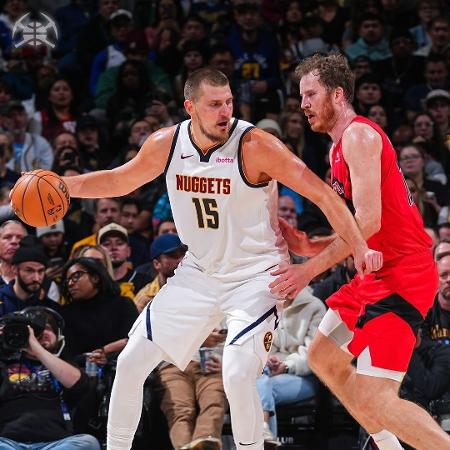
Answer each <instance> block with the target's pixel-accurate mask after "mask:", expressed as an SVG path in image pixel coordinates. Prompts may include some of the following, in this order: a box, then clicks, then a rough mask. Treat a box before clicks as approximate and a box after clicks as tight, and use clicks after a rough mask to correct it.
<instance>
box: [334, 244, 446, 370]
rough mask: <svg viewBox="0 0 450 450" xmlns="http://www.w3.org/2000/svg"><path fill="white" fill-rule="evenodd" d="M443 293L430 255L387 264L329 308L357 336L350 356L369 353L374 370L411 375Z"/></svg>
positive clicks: (349, 287)
mask: <svg viewBox="0 0 450 450" xmlns="http://www.w3.org/2000/svg"><path fill="white" fill-rule="evenodd" d="M437 287H438V275H437V270H436V265H435V262H434V261H433V258H432V255H431V252H426V253H425V254H420V255H414V256H408V257H403V258H402V259H401V261H397V262H396V263H395V265H394V264H390V263H387V264H386V265H385V266H384V267H383V268H382V269H381V270H380V271H378V272H375V273H372V274H369V275H366V276H365V277H364V279H361V278H360V277H359V276H358V275H357V276H356V277H355V278H354V279H353V280H352V281H351V282H350V283H349V284H346V285H345V286H343V287H342V288H341V289H339V290H338V291H337V292H336V293H335V294H333V295H332V296H331V297H329V298H328V300H327V304H328V306H329V307H330V308H331V309H333V310H334V311H336V312H338V313H339V315H340V317H341V319H342V320H343V321H344V323H345V324H346V325H347V327H348V328H349V330H350V331H352V332H353V333H354V335H353V339H352V340H351V341H350V343H349V344H348V350H349V351H350V352H351V353H352V354H353V355H354V356H355V357H358V356H359V355H360V353H361V352H362V351H363V350H364V349H365V348H367V347H368V348H369V350H370V355H371V358H372V365H373V366H374V367H379V368H382V369H389V370H395V371H399V372H406V370H407V369H408V364H409V360H410V358H411V354H412V352H413V349H414V345H415V343H416V336H417V331H418V329H419V327H420V325H421V323H422V321H423V319H424V318H425V316H426V314H427V312H428V310H429V309H430V307H431V306H432V304H433V301H434V298H435V295H436V290H437Z"/></svg>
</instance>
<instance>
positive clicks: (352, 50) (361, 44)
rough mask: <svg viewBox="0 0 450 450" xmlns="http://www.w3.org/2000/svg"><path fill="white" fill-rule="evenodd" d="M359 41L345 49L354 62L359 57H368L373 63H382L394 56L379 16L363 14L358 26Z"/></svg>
mask: <svg viewBox="0 0 450 450" xmlns="http://www.w3.org/2000/svg"><path fill="white" fill-rule="evenodd" d="M356 27H357V29H358V40H357V41H356V42H355V43H354V44H352V45H349V46H348V47H347V48H346V49H345V53H346V54H347V56H348V58H349V59H350V60H351V61H353V60H354V59H355V58H357V57H358V56H361V55H364V56H367V57H368V58H369V59H370V60H371V61H381V60H383V59H387V58H389V57H391V56H392V54H391V51H390V49H389V44H388V41H387V39H386V38H385V36H384V31H385V30H384V24H383V20H382V19H381V17H380V16H379V15H377V14H373V13H366V14H363V15H362V16H361V17H360V18H359V20H358V23H357V24H356Z"/></svg>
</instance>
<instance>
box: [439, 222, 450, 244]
mask: <svg viewBox="0 0 450 450" xmlns="http://www.w3.org/2000/svg"><path fill="white" fill-rule="evenodd" d="M438 232H439V241H442V240H446V239H450V222H442V223H440V224H439V225H438Z"/></svg>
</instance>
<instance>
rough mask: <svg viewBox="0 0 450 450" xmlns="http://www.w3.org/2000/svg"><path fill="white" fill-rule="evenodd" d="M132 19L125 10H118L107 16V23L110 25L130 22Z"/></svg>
mask: <svg viewBox="0 0 450 450" xmlns="http://www.w3.org/2000/svg"><path fill="white" fill-rule="evenodd" d="M132 18H133V15H132V14H131V13H130V11H127V10H126V9H118V10H117V11H114V12H113V13H112V14H111V15H110V16H109V22H110V23H112V24H116V23H119V22H123V21H127V22H130V21H131V19H132Z"/></svg>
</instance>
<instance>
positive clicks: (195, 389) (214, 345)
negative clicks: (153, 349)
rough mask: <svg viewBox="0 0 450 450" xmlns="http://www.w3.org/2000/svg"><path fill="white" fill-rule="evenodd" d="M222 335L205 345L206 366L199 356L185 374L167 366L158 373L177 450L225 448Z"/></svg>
mask: <svg viewBox="0 0 450 450" xmlns="http://www.w3.org/2000/svg"><path fill="white" fill-rule="evenodd" d="M220 331H221V330H219V329H216V330H214V331H213V332H212V333H211V334H210V335H209V336H208V337H207V339H206V340H205V342H204V343H203V345H202V347H203V348H206V349H207V351H208V355H209V356H208V357H207V358H206V357H205V361H204V362H203V363H202V362H201V359H200V358H202V356H200V355H199V353H196V354H195V355H194V356H193V359H192V361H190V362H189V364H188V365H187V367H186V369H184V370H183V371H182V370H180V369H178V367H176V366H174V365H172V364H165V365H164V366H163V367H161V368H160V370H159V371H158V374H159V383H160V389H161V404H160V407H161V411H162V412H163V413H164V415H165V416H166V419H167V424H168V427H169V435H170V440H171V442H172V445H173V447H174V448H176V449H180V450H191V449H192V450H194V449H202V448H204V449H210V450H220V449H221V448H222V442H221V440H220V436H221V432H222V428H223V418H224V414H225V405H226V397H225V392H224V387H223V381H222V364H221V359H220V357H221V354H222V351H221V350H222V348H223V346H222V345H221V344H223V342H224V341H225V338H226V334H221V333H220ZM202 350H203V349H200V350H199V352H200V351H202ZM202 364H203V365H202Z"/></svg>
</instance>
